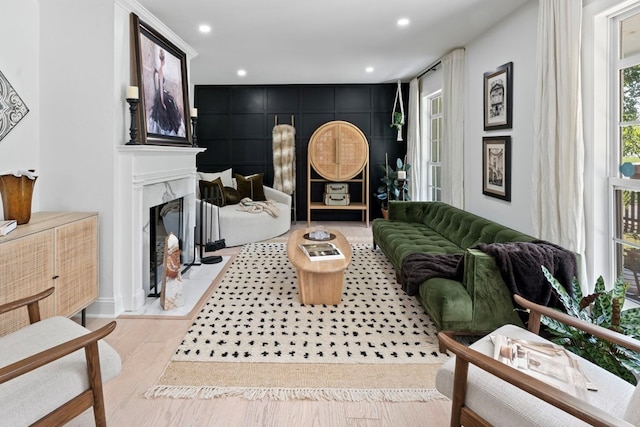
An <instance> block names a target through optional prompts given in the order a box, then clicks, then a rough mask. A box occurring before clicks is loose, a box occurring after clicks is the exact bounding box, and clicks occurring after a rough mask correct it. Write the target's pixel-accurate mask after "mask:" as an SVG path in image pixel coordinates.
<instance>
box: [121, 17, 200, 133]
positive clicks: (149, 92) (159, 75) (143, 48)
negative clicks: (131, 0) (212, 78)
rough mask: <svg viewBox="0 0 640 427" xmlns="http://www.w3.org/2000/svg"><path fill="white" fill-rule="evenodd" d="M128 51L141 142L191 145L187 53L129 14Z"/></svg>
mask: <svg viewBox="0 0 640 427" xmlns="http://www.w3.org/2000/svg"><path fill="white" fill-rule="evenodd" d="M131 52H132V63H133V67H132V68H133V70H134V73H133V74H134V80H135V85H136V86H137V87H138V90H139V97H140V107H139V114H138V129H140V139H141V142H142V143H143V144H155V145H185V146H190V145H191V137H192V136H191V124H190V117H189V91H188V82H187V59H186V54H185V53H184V52H182V51H181V50H180V49H178V48H177V47H176V46H175V45H174V44H173V43H171V42H170V41H169V40H167V39H166V38H165V37H163V36H162V35H161V34H160V33H159V32H158V31H156V30H154V29H153V28H151V27H150V26H148V25H147V24H145V23H144V22H142V21H140V19H139V18H138V16H137V15H136V14H134V13H132V14H131Z"/></svg>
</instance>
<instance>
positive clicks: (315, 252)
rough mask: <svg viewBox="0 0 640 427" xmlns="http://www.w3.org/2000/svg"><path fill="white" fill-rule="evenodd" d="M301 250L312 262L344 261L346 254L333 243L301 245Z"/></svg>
mask: <svg viewBox="0 0 640 427" xmlns="http://www.w3.org/2000/svg"><path fill="white" fill-rule="evenodd" d="M300 249H302V252H304V253H305V254H306V255H307V257H309V259H310V260H311V261H327V260H331V259H344V254H343V253H342V252H340V249H338V248H337V247H336V245H334V244H333V243H328V242H326V243H301V244H300Z"/></svg>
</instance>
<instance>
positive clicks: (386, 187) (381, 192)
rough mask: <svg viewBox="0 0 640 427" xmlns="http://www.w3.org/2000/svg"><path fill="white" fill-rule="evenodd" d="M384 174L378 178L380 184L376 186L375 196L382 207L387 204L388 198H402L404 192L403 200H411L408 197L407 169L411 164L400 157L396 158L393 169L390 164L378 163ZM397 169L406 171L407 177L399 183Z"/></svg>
mask: <svg viewBox="0 0 640 427" xmlns="http://www.w3.org/2000/svg"><path fill="white" fill-rule="evenodd" d="M380 167H381V168H382V171H383V173H384V175H383V176H382V178H380V181H382V185H380V187H378V192H377V194H376V197H377V198H378V200H380V202H381V204H382V207H383V209H384V208H385V207H386V206H387V203H388V201H389V200H402V199H403V197H402V194H403V193H404V200H407V201H408V200H411V197H409V179H408V178H409V169H410V168H411V165H410V164H409V163H403V162H402V160H401V159H397V160H396V168H395V169H394V168H393V167H392V166H390V165H380ZM398 171H406V172H407V179H406V180H405V181H403V182H402V185H401V184H400V181H398Z"/></svg>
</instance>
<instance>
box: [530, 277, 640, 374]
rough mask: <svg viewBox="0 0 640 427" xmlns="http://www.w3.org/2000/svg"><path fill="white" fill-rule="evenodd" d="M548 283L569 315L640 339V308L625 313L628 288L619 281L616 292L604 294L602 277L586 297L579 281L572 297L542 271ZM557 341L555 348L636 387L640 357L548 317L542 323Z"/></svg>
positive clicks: (575, 285) (573, 284) (614, 289)
mask: <svg viewBox="0 0 640 427" xmlns="http://www.w3.org/2000/svg"><path fill="white" fill-rule="evenodd" d="M542 271H543V272H544V275H545V277H546V278H547V281H548V282H549V283H550V284H551V287H552V288H553V290H554V292H555V293H556V295H557V296H558V298H559V299H560V301H561V302H562V305H563V306H564V308H565V310H566V312H567V314H569V315H571V316H574V317H577V318H579V319H581V320H584V321H586V322H590V323H593V324H595V325H599V326H602V327H604V328H608V329H611V330H613V331H616V332H619V333H621V334H625V335H627V336H630V337H633V338H636V339H637V338H640V307H638V308H631V309H627V310H622V307H623V306H624V299H625V293H626V292H627V288H628V287H629V285H628V284H627V283H624V282H622V280H621V279H618V280H617V281H616V282H615V284H614V285H613V288H612V289H611V290H609V291H607V290H605V285H604V279H603V278H602V276H600V277H599V278H598V280H597V281H596V286H595V289H594V293H592V294H590V295H587V296H584V297H583V295H582V290H581V289H580V285H579V284H578V281H577V280H576V279H575V278H574V279H573V282H572V283H571V287H572V291H573V295H572V296H570V295H569V294H568V293H567V291H566V290H565V288H564V287H563V286H562V285H561V284H560V283H559V282H558V281H557V280H556V279H555V278H554V277H553V276H552V275H551V273H550V272H549V270H547V269H546V268H545V267H544V266H543V267H542ZM540 321H541V322H542V323H543V324H544V325H546V326H547V328H548V330H549V332H550V333H551V334H552V335H553V336H555V337H556V338H554V339H552V341H553V342H555V343H556V344H560V345H562V346H564V347H565V348H566V349H567V350H569V351H571V352H573V353H575V354H577V355H579V356H581V357H583V358H585V359H587V360H589V361H591V362H593V363H595V364H596V365H598V366H600V367H602V368H604V369H606V370H608V371H609V372H611V373H613V374H615V375H617V376H619V377H620V378H622V379H624V380H626V381H628V382H629V383H631V384H634V385H635V384H636V383H637V378H636V376H635V374H634V373H637V372H640V354H638V353H636V352H633V351H630V350H628V349H625V348H624V347H620V346H618V345H615V344H612V343H610V342H608V341H605V340H603V339H600V338H596V337H594V336H592V335H590V334H588V333H586V332H583V331H580V330H578V329H576V328H574V327H572V326H568V325H565V324H563V323H560V322H557V321H555V320H553V319H550V318H548V317H546V316H542V318H541V320H540Z"/></svg>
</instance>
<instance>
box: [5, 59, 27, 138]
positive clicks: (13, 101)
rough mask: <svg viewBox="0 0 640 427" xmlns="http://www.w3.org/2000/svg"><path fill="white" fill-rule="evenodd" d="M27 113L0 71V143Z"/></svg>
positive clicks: (23, 104)
mask: <svg viewBox="0 0 640 427" xmlns="http://www.w3.org/2000/svg"><path fill="white" fill-rule="evenodd" d="M28 112H29V108H27V106H26V105H25V103H24V101H22V98H20V95H18V93H17V92H16V91H15V89H14V88H13V86H11V83H9V80H7V78H6V77H5V76H4V74H2V72H1V71H0V141H2V140H3V139H4V137H5V136H7V135H8V134H9V132H11V129H13V128H14V127H15V126H16V125H17V124H18V123H19V122H20V120H22V119H23V118H24V116H26V115H27V113H28Z"/></svg>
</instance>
